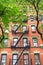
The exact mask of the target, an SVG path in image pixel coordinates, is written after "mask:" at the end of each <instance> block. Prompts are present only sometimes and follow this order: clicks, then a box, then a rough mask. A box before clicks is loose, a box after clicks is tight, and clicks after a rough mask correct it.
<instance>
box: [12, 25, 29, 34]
mask: <svg viewBox="0 0 43 65" xmlns="http://www.w3.org/2000/svg"><path fill="white" fill-rule="evenodd" d="M20 27H21V24H20V25H19V26H18V27H17V29H16V30H14V29H12V34H21V33H24V32H25V34H27V33H28V32H29V28H28V26H26V30H25V31H23V30H22V31H21V30H19V31H18V29H19V28H20ZM21 29H22V27H21Z"/></svg>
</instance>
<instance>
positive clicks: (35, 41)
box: [32, 37, 38, 46]
mask: <svg viewBox="0 0 43 65" xmlns="http://www.w3.org/2000/svg"><path fill="white" fill-rule="evenodd" d="M32 40H33V44H34V46H37V45H38V40H37V38H36V37H34V38H32Z"/></svg>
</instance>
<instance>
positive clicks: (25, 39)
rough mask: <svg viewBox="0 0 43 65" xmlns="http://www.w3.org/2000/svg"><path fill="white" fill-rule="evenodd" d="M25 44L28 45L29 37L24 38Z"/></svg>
mask: <svg viewBox="0 0 43 65" xmlns="http://www.w3.org/2000/svg"><path fill="white" fill-rule="evenodd" d="M23 44H24V47H25V46H27V45H28V39H27V38H23Z"/></svg>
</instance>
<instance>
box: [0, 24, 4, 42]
mask: <svg viewBox="0 0 43 65" xmlns="http://www.w3.org/2000/svg"><path fill="white" fill-rule="evenodd" d="M0 29H1V32H2V37H1V38H0V43H1V42H2V40H3V39H4V31H3V27H2V26H1V24H0Z"/></svg>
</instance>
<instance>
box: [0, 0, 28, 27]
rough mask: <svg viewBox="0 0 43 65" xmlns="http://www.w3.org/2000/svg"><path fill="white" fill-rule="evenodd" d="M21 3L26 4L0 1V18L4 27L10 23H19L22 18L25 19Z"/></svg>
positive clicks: (14, 0)
mask: <svg viewBox="0 0 43 65" xmlns="http://www.w3.org/2000/svg"><path fill="white" fill-rule="evenodd" d="M20 3H21V4H20ZM23 3H24V4H26V2H25V0H22V2H21V1H20V0H18V1H17V0H0V18H2V22H3V23H4V25H5V26H6V27H7V26H8V24H9V22H11V21H12V22H20V23H21V22H22V20H23V19H24V18H27V17H26V16H24V15H23V14H25V13H26V11H27V9H26V5H24V4H23ZM20 10H22V11H20Z"/></svg>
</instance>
